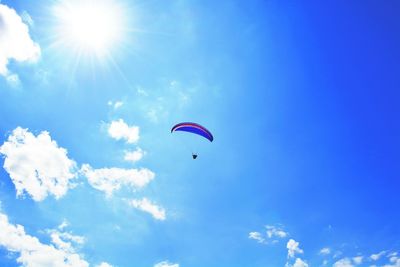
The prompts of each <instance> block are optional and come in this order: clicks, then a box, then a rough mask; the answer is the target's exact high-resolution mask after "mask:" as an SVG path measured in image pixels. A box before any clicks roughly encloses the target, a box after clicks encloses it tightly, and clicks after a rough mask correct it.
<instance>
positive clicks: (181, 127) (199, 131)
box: [171, 122, 214, 159]
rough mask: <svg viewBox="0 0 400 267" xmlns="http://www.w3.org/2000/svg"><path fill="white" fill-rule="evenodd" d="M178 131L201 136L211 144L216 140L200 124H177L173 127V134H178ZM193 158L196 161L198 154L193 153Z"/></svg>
mask: <svg viewBox="0 0 400 267" xmlns="http://www.w3.org/2000/svg"><path fill="white" fill-rule="evenodd" d="M177 131H182V132H188V133H193V134H196V135H200V136H202V137H204V138H206V139H207V140H208V141H210V142H212V141H213V140H214V136H213V135H212V134H211V132H210V131H209V130H207V129H206V128H205V127H204V126H201V125H200V124H197V123H194V122H181V123H178V124H176V125H175V126H174V127H172V129H171V133H173V132H177ZM192 151H193V150H192ZM192 158H193V159H196V158H197V153H193V152H192Z"/></svg>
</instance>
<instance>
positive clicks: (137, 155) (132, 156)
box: [124, 147, 146, 163]
mask: <svg viewBox="0 0 400 267" xmlns="http://www.w3.org/2000/svg"><path fill="white" fill-rule="evenodd" d="M145 154H146V152H145V151H143V150H142V149H141V148H140V147H138V148H136V150H134V151H125V156H124V160H126V161H130V162H132V163H135V162H137V161H139V160H141V159H142V158H143V156H144V155H145Z"/></svg>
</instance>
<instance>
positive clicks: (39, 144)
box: [0, 127, 77, 201]
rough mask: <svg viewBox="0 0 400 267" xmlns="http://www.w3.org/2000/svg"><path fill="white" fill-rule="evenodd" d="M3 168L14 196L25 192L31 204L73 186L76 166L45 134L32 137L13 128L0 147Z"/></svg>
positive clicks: (26, 130)
mask: <svg viewBox="0 0 400 267" xmlns="http://www.w3.org/2000/svg"><path fill="white" fill-rule="evenodd" d="M0 153H1V154H3V155H4V157H5V160H4V169H5V170H6V171H7V172H8V173H9V175H10V177H11V180H12V181H13V183H14V185H15V188H16V190H17V196H21V195H22V194H23V193H24V192H27V193H28V194H29V195H30V196H31V197H32V198H33V199H34V200H35V201H42V200H44V199H45V198H46V197H47V196H48V195H53V196H54V197H55V198H57V199H58V198H60V197H62V196H64V195H65V194H66V193H67V191H68V189H69V188H71V187H73V186H74V184H72V180H73V179H74V178H76V175H77V173H76V163H75V161H73V160H71V159H69V158H68V156H67V150H66V149H64V148H62V147H59V146H58V145H57V143H56V142H55V141H54V140H52V139H51V137H50V134H49V133H48V132H46V131H44V132H41V133H40V134H39V135H37V136H35V135H33V134H32V133H31V132H29V131H28V129H23V128H21V127H18V128H16V129H15V130H14V131H13V132H12V134H11V135H10V136H9V137H8V139H7V141H6V142H4V144H3V145H2V146H1V147H0Z"/></svg>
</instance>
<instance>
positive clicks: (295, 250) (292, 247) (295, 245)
mask: <svg viewBox="0 0 400 267" xmlns="http://www.w3.org/2000/svg"><path fill="white" fill-rule="evenodd" d="M286 248H287V249H288V257H289V258H293V257H294V256H295V255H296V254H302V253H303V250H302V249H300V247H299V242H296V241H295V240H294V239H290V240H289V241H288V242H287V244H286Z"/></svg>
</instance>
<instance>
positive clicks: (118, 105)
mask: <svg viewBox="0 0 400 267" xmlns="http://www.w3.org/2000/svg"><path fill="white" fill-rule="evenodd" d="M107 104H108V105H109V106H112V107H113V108H114V109H119V108H120V107H122V105H123V104H124V102H122V101H115V102H113V101H108V103H107Z"/></svg>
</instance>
